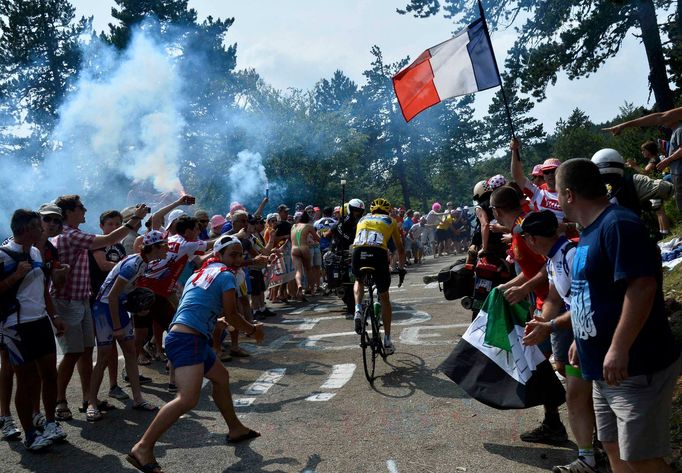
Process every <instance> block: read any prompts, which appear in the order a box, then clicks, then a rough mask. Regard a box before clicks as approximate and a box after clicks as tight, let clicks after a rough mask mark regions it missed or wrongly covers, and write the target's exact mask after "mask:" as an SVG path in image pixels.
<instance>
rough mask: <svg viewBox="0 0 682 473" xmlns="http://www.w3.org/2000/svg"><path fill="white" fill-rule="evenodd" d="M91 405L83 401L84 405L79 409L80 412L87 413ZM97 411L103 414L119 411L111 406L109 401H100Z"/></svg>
mask: <svg viewBox="0 0 682 473" xmlns="http://www.w3.org/2000/svg"><path fill="white" fill-rule="evenodd" d="M89 404H90V403H89V402H88V401H83V405H82V406H81V407H79V408H78V412H87V411H88V405H89ZM97 409H98V410H100V411H102V412H108V411H115V410H116V409H118V407H116V406H114V405H113V404H109V402H108V401H99V402H98V403H97Z"/></svg>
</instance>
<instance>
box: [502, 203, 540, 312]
mask: <svg viewBox="0 0 682 473" xmlns="http://www.w3.org/2000/svg"><path fill="white" fill-rule="evenodd" d="M522 221H523V216H521V217H519V218H518V219H516V222H515V223H514V227H513V228H512V242H511V249H512V253H513V255H514V260H516V262H517V263H518V264H519V266H520V267H521V272H523V275H524V276H525V277H526V279H531V278H533V277H534V276H535V275H536V274H538V273H539V272H540V271H541V270H542V268H543V267H544V266H545V260H546V258H545V257H544V256H543V255H539V254H537V253H536V252H534V251H533V250H531V249H530V248H529V247H528V245H526V242H525V241H524V239H523V237H522V236H521V234H520V233H516V232H515V231H514V229H515V228H516V227H517V226H518V225H520V224H521V222H522ZM548 292H549V283H548V282H545V283H544V284H541V285H540V286H537V287H536V288H535V289H533V293H534V294H535V307H536V308H537V309H542V303H543V302H544V300H545V297H547V293H548Z"/></svg>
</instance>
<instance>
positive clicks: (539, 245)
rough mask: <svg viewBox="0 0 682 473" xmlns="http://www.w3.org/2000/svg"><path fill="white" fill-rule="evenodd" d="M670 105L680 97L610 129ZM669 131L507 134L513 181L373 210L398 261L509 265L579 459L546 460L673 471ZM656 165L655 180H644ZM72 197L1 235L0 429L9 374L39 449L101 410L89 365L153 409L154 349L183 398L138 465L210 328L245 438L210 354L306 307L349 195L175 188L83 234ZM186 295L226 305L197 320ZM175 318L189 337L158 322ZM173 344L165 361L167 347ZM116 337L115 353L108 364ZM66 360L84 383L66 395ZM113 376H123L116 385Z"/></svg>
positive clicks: (171, 387)
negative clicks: (665, 280) (568, 144)
mask: <svg viewBox="0 0 682 473" xmlns="http://www.w3.org/2000/svg"><path fill="white" fill-rule="evenodd" d="M680 119H682V111H681V110H679V109H677V110H675V111H672V112H667V113H666V114H655V116H653V117H645V118H643V119H640V120H639V121H637V120H635V121H634V122H628V123H625V124H621V125H618V126H616V127H613V128H611V129H610V131H612V132H614V133H615V134H618V133H619V132H620V131H621V130H622V129H623V128H625V127H628V126H645V125H657V124H666V123H671V121H679V120H680ZM680 136H682V127H677V128H675V131H674V133H673V139H672V140H670V142H669V146H668V147H667V148H666V149H662V148H661V147H660V146H659V145H658V144H657V143H656V142H653V141H649V142H646V143H643V144H642V156H643V157H644V158H645V159H646V161H647V162H646V164H645V165H644V167H642V166H639V165H638V164H637V163H636V162H635V161H634V160H631V159H628V160H626V159H624V158H623V157H622V156H621V155H620V154H619V153H618V152H617V151H615V150H612V149H603V150H600V151H599V152H597V153H595V155H594V157H593V158H592V160H591V161H590V160H582V159H572V160H568V161H566V162H564V163H561V162H560V161H559V160H558V159H556V158H548V159H546V160H545V161H544V162H542V163H540V164H537V165H535V166H534V167H533V168H532V172H531V174H530V176H526V175H525V173H524V166H523V163H522V161H521V157H520V147H521V146H520V143H519V142H518V141H517V140H513V141H512V143H511V146H510V149H511V154H512V158H511V168H510V174H511V180H508V179H507V178H505V176H503V175H502V174H498V175H495V176H491V177H490V178H488V179H486V180H483V181H481V182H478V183H477V184H476V186H475V187H474V190H473V194H474V195H473V198H474V201H475V205H474V206H473V209H472V210H470V209H469V207H468V206H466V205H463V206H456V205H455V204H453V203H452V202H447V203H446V204H445V206H442V205H441V204H440V203H438V202H435V203H433V205H432V207H431V209H430V210H429V211H428V212H424V213H422V212H420V211H417V210H413V209H405V208H402V207H398V208H394V209H392V210H391V212H390V216H391V217H392V219H393V220H395V221H396V222H397V224H398V228H399V230H400V238H401V239H402V243H403V244H404V246H405V249H406V254H407V261H408V263H409V264H421V263H423V261H424V259H425V258H426V257H428V256H431V257H432V258H434V259H435V258H438V257H441V256H444V255H446V254H453V253H466V254H467V257H468V259H469V261H470V262H473V261H475V260H476V259H478V258H480V257H482V256H486V257H487V258H489V259H490V260H492V261H497V262H499V264H504V265H507V266H508V267H509V270H510V272H511V273H512V274H516V276H515V277H513V279H511V280H510V281H508V282H505V283H504V284H502V285H501V286H500V289H501V290H502V291H503V293H504V296H505V298H506V299H507V301H508V302H509V303H511V304H514V303H517V302H520V301H522V300H529V301H530V302H531V312H530V313H529V322H528V324H527V328H526V336H525V338H524V343H526V344H529V345H535V344H537V345H538V346H539V347H540V349H541V350H542V351H543V352H544V353H546V354H547V356H550V355H551V356H552V357H553V361H554V363H555V367H556V369H557V371H558V372H559V373H560V374H561V376H562V377H564V378H565V379H566V387H567V393H568V396H567V399H568V418H569V423H570V426H571V429H572V431H573V434H574V437H575V439H576V442H577V444H578V456H577V459H576V460H575V461H574V462H573V463H571V464H569V465H560V466H557V467H555V471H559V472H561V471H564V472H585V471H587V472H590V471H599V468H600V466H599V465H598V455H597V451H598V450H596V449H597V448H603V449H604V451H605V452H606V455H607V456H608V461H609V463H610V465H611V468H612V470H613V471H614V472H616V473H619V472H626V471H671V470H668V469H666V468H668V467H667V466H666V465H665V463H664V461H663V458H664V457H665V456H666V455H667V454H668V453H669V451H670V441H669V434H668V430H669V429H668V424H669V418H670V406H671V396H672V389H673V386H674V384H675V380H676V379H677V375H678V373H679V370H680V360H679V351H678V348H677V346H676V345H675V343H674V342H673V339H672V335H671V331H670V326H669V323H668V320H667V318H666V316H665V313H664V311H663V296H662V290H661V264H660V260H661V258H660V254H659V253H658V251H657V246H656V244H655V242H656V240H658V239H660V238H662V237H665V236H667V235H668V234H669V233H670V231H671V228H672V226H671V222H670V219H669V218H668V217H667V215H666V214H665V211H664V210H663V208H664V202H665V201H666V200H668V199H671V198H673V196H674V197H675V199H676V201H677V205H678V208H679V207H680V206H681V204H682V201H681V200H680V193H681V190H680V173H679V172H677V171H679V170H678V169H677V167H676V166H677V163H678V162H679V161H678V158H679V157H681V156H682V150H680V146H679V145H680V142H681V141H682V140H681V139H680ZM661 154H663V157H661V156H660V155H661ZM668 167H669V170H670V175H669V176H668V175H667V174H663V175H660V174H658V173H659V172H660V171H667V169H668ZM631 171H635V172H636V173H635V174H633V173H632V172H631ZM84 204H85V203H84V202H82V201H81V199H80V197H79V196H77V195H63V196H59V197H57V198H56V199H55V200H54V201H53V202H50V203H46V204H44V205H42V206H41V207H40V208H38V209H37V210H29V209H18V210H16V211H15V212H14V214H13V215H12V218H11V230H12V236H11V237H10V238H8V239H7V240H6V241H5V242H4V243H3V245H2V246H1V247H0V364H1V368H0V428H1V429H2V437H3V438H4V439H7V440H10V439H17V438H19V437H20V435H21V431H20V430H19V429H18V427H17V425H16V424H15V422H14V420H13V417H12V415H11V412H10V401H11V397H12V393H13V383H14V380H15V379H16V392H15V393H14V400H15V407H16V413H17V416H18V418H19V423H20V424H21V429H22V430H23V432H24V436H25V446H26V448H27V449H28V450H30V451H37V450H42V449H44V448H47V447H49V446H50V445H51V444H53V443H55V442H58V441H60V440H63V439H64V438H65V437H66V432H65V431H64V430H63V429H62V427H61V426H60V422H64V421H69V420H70V419H72V418H73V416H74V415H76V414H75V413H74V412H73V411H72V410H71V406H73V405H74V404H75V405H76V406H77V410H78V411H79V412H80V413H82V414H83V415H84V418H85V419H86V420H87V421H89V422H97V421H100V420H101V419H103V418H104V417H105V416H106V412H107V411H108V410H110V409H113V408H114V407H115V406H113V405H112V404H110V403H109V402H108V401H107V400H101V393H100V387H101V384H102V382H103V379H104V377H105V372H107V373H108V377H107V378H108V391H107V394H108V396H109V397H110V398H112V399H117V400H120V401H126V400H128V399H129V398H130V397H131V396H132V400H131V402H130V407H131V408H132V409H136V410H141V411H145V412H150V413H155V412H157V411H158V410H159V407H158V406H155V405H153V404H152V403H151V402H149V401H147V400H145V399H144V398H143V395H142V391H141V387H140V386H141V385H143V384H145V383H148V382H150V381H151V380H150V378H147V377H145V376H143V375H142V374H140V371H139V366H144V365H149V364H151V363H161V364H163V365H165V367H166V369H167V371H168V388H167V389H168V391H169V392H171V393H175V392H178V391H180V392H179V393H178V396H177V397H176V400H174V401H172V402H171V403H169V404H167V405H165V406H163V407H162V408H161V412H159V413H158V415H157V417H156V418H155V419H154V421H153V422H152V424H151V425H150V427H149V429H148V430H147V432H146V433H145V435H144V436H143V438H142V440H141V441H140V442H139V443H138V444H137V445H136V446H135V449H134V450H133V451H131V455H132V456H130V458H129V461H130V462H131V463H133V464H135V465H136V466H138V467H145V466H147V465H152V470H151V471H154V462H153V445H154V444H155V442H156V440H158V438H159V436H160V435H161V434H162V433H163V431H164V430H165V429H167V428H168V427H169V426H170V425H171V424H172V422H174V419H177V418H178V417H179V416H180V415H181V414H182V413H183V412H186V411H187V410H189V409H191V407H192V406H193V405H194V404H196V396H198V394H197V392H198V391H197V389H196V385H195V384H196V383H195V378H196V376H197V375H200V374H201V373H198V374H197V373H195V374H193V375H192V376H190V375H189V374H188V371H187V370H184V369H181V368H186V366H187V363H186V360H185V359H184V358H182V357H183V356H185V351H183V350H185V348H183V347H184V346H185V345H187V343H189V341H188V340H189V338H188V337H190V336H198V335H197V334H200V335H205V337H204V338H205V340H207V341H205V342H204V343H205V344H206V347H205V352H202V354H201V357H203V358H201V360H202V361H203V362H204V363H205V364H206V371H205V372H204V374H206V376H208V377H209V379H211V380H212V381H213V382H214V399H215V401H216V404H218V406H219V408H220V410H221V412H222V413H223V416H224V417H225V420H226V422H227V423H228V426H229V427H230V436H229V437H228V441H239V440H240V439H245V438H254V437H255V436H257V435H259V434H258V433H257V432H255V431H252V430H250V429H248V428H247V427H245V426H244V425H242V424H241V423H240V422H239V421H238V420H237V419H236V416H235V415H234V410H233V406H232V401H231V397H230V395H229V383H228V378H227V372H226V371H224V368H222V364H220V369H219V368H215V369H214V368H212V366H213V361H214V360H215V359H219V360H220V361H223V362H229V361H230V360H231V359H232V358H234V357H238V358H245V357H249V356H250V354H249V352H248V351H246V350H244V349H243V348H242V347H240V345H239V342H240V339H241V340H243V339H244V338H245V337H248V338H250V339H255V340H260V339H262V337H263V321H264V320H266V319H267V318H268V317H271V316H273V315H276V313H275V312H273V311H272V310H271V309H270V308H269V307H268V304H266V299H267V301H269V302H270V304H269V305H270V307H273V306H276V304H281V303H288V302H290V301H299V302H305V301H306V300H307V298H308V297H311V296H315V295H317V294H318V293H319V292H323V291H325V290H326V288H327V281H328V279H329V278H328V277H327V276H325V266H326V263H325V262H326V260H327V258H326V256H327V255H329V254H331V253H339V252H341V253H342V252H343V251H348V250H349V248H350V247H351V245H352V242H353V239H354V237H355V230H354V229H355V227H354V225H355V224H356V223H357V222H358V220H359V218H360V216H362V214H363V213H364V211H365V208H364V203H363V202H362V201H361V200H359V199H351V200H350V201H349V202H348V203H347V204H344V206H343V207H341V206H339V207H336V208H332V207H325V208H321V207H318V206H314V205H307V206H306V205H304V204H303V203H297V204H296V205H295V208H294V211H293V212H291V211H290V208H289V207H288V206H287V205H286V204H281V205H279V206H277V207H276V211H275V212H273V213H270V214H266V215H263V211H264V210H265V208H266V206H267V204H268V199H267V197H266V198H264V199H263V200H262V202H261V203H260V205H259V206H258V207H257V208H256V209H254V210H253V211H252V212H250V211H249V209H247V208H246V207H245V206H244V205H243V204H241V203H238V202H234V203H232V204H231V205H230V207H229V211H228V212H227V213H226V214H225V215H220V214H218V215H213V216H209V214H208V213H207V212H205V211H203V210H196V211H194V212H191V210H189V209H191V208H192V206H193V205H195V204H196V202H195V199H194V197H192V196H188V195H186V196H183V197H180V198H179V199H178V200H177V201H175V202H173V203H172V204H170V205H167V206H166V207H163V208H160V209H158V210H156V211H155V212H153V213H151V209H150V208H148V207H147V206H146V205H144V204H139V205H136V206H131V207H128V208H125V209H122V210H120V211H118V210H109V211H106V212H104V213H102V214H101V215H100V217H99V226H100V229H101V233H100V234H94V233H89V232H86V231H84V230H82V229H81V228H80V226H81V225H83V224H84V223H85V222H86V213H87V208H86V207H85V205H84ZM190 212H191V214H190ZM646 214H649V215H654V218H653V219H652V220H650V221H649V223H648V224H645V223H642V222H643V220H642V218H643V217H644V216H645V215H646ZM644 221H646V219H645V220H644ZM652 222H653V223H652ZM398 246H400V247H402V246H403V245H398ZM388 247H389V255H390V256H389V260H388V261H387V265H389V269H391V270H394V271H397V264H398V261H397V254H396V252H395V251H393V252H392V254H391V251H390V250H391V243H389V244H388ZM393 248H395V245H394V246H393ZM214 281H218V282H217V283H216V284H218V285H219V287H220V288H222V291H223V292H229V293H230V294H232V296H231V298H230V299H229V300H227V299H225V300H222V299H221V298H220V297H219V294H221V293H218V292H216V294H215V295H211V294H212V293H211V289H210V288H211V287H214V286H213V284H214ZM202 291H203V292H202ZM232 297H233V298H232ZM202 304H203V305H202ZM197 307H199V308H201V307H204V308H205V309H206V311H207V313H209V315H210V314H212V313H215V312H216V311H218V312H221V311H222V312H223V313H224V314H226V316H225V317H223V318H219V319H218V323H215V321H213V322H211V321H203V322H201V320H203V319H201V317H200V316H199V315H198V312H200V310H199V309H198V308H197ZM352 309H353V307H352V305H351V306H350V307H349V308H348V310H349V312H350V316H351V317H352ZM178 320H182V322H178ZM176 324H181V325H182V326H184V327H190V328H192V330H194V332H191V331H190V332H186V331H184V332H183V330H174V329H173V327H174V326H176ZM195 332H196V333H195ZM164 334H167V335H166V338H165V339H164ZM202 340H203V339H202ZM193 343H195V344H196V341H194V342H193ZM57 345H58V346H59V353H60V357H59V363H58V362H57V361H58V358H57V352H58V350H57ZM95 347H97V350H96V353H97V357H96V360H93V352H94V348H95ZM171 348H172V350H173V356H171V353H170V352H169V353H167V352H168V351H169V350H171ZM119 350H120V352H121V354H122V355H123V360H124V365H125V367H124V369H122V370H121V371H120V372H119V363H118V360H119V357H118V354H119ZM173 357H175V358H173ZM169 358H171V359H169ZM193 360H195V361H196V358H194V359H193ZM93 361H94V363H93ZM93 366H94V367H93ZM75 369H77V370H78V374H79V378H80V387H81V391H80V394H81V396H80V397H79V398H77V399H68V398H67V386H68V385H69V383H70V381H71V378H72V376H73V373H74V370H75ZM176 371H178V374H177V376H176ZM200 377H201V376H199V379H200ZM119 379H122V380H124V381H125V382H127V383H129V384H130V394H128V393H127V392H126V391H125V390H124V389H122V387H121V386H119ZM544 408H545V409H544V419H543V421H542V423H541V424H540V426H539V427H538V428H536V429H533V430H532V431H530V432H526V433H524V434H522V435H521V438H522V440H524V441H528V442H546V443H560V442H563V441H566V439H567V432H566V429H565V427H564V425H563V423H562V421H561V418H560V416H559V410H558V408H559V406H556V405H546V406H544ZM595 429H596V432H597V439H598V441H597V440H596V439H594V438H593V431H594V430H595ZM599 442H600V443H599ZM157 466H158V465H157Z"/></svg>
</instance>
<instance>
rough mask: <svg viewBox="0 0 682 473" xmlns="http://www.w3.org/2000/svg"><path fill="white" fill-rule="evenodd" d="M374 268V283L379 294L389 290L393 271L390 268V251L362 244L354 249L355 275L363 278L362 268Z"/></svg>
mask: <svg viewBox="0 0 682 473" xmlns="http://www.w3.org/2000/svg"><path fill="white" fill-rule="evenodd" d="M364 267H369V268H374V284H375V285H376V287H377V291H379V294H383V293H384V292H388V288H389V287H390V286H391V272H390V271H389V269H388V251H386V250H384V249H383V248H376V247H371V246H361V247H358V248H355V249H354V250H353V275H354V276H355V279H357V280H361V277H362V275H361V274H360V268H364Z"/></svg>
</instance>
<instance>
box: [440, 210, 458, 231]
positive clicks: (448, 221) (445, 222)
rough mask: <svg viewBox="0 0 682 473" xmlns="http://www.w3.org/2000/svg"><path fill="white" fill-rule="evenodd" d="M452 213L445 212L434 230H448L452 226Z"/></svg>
mask: <svg viewBox="0 0 682 473" xmlns="http://www.w3.org/2000/svg"><path fill="white" fill-rule="evenodd" d="M453 221H454V220H453V218H452V215H450V214H447V215H446V216H445V217H443V218H442V219H441V221H440V223H439V224H438V225H436V230H448V229H449V228H450V227H451V226H452V222H453Z"/></svg>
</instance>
